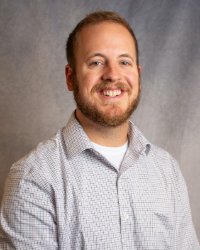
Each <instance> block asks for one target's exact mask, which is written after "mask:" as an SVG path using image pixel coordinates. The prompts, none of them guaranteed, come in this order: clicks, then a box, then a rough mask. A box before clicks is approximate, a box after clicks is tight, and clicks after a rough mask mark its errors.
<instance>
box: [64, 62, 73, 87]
mask: <svg viewBox="0 0 200 250" xmlns="http://www.w3.org/2000/svg"><path fill="white" fill-rule="evenodd" d="M65 76H66V83H67V88H68V90H69V91H73V90H74V87H73V70H72V68H71V66H70V65H69V64H67V65H66V66H65Z"/></svg>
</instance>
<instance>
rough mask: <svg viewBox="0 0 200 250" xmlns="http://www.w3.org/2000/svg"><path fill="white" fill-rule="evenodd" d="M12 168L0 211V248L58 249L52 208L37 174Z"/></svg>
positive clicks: (46, 191)
mask: <svg viewBox="0 0 200 250" xmlns="http://www.w3.org/2000/svg"><path fill="white" fill-rule="evenodd" d="M19 168H20V166H18V168H13V169H12V170H11V172H10V175H9V177H8V179H7V182H6V185H5V191H4V196H3V200H2V204H1V211H0V249H3V250H7V249H20V250H25V249H26V250H27V249H30V250H31V249H41V250H42V249H45V250H47V249H48V250H51V249H54V250H55V249H58V246H57V233H56V218H55V208H54V205H53V203H54V202H53V199H52V195H51V194H50V189H49V186H48V184H47V183H45V181H44V180H43V179H42V178H41V177H40V176H33V174H32V173H31V171H30V172H29V173H28V174H24V173H22V171H20V170H19Z"/></svg>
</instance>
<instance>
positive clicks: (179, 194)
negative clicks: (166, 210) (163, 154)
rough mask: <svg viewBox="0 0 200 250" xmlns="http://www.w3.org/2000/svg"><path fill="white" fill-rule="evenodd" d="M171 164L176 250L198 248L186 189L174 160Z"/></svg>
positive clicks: (193, 249)
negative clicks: (174, 191)
mask: <svg viewBox="0 0 200 250" xmlns="http://www.w3.org/2000/svg"><path fill="white" fill-rule="evenodd" d="M172 161H173V166H174V170H175V176H176V183H175V185H176V187H175V190H176V196H175V203H176V234H175V242H176V244H175V245H176V248H175V249H176V250H179V249H181V250H200V247H199V243H198V239H197V236H196V232H195V229H194V226H193V222H192V216H191V209H190V204H189V197H188V191H187V187H186V183H185V180H184V178H183V176H182V174H181V171H180V169H179V167H178V165H177V163H176V161H175V160H172Z"/></svg>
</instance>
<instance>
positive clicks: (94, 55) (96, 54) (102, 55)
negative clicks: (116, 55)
mask: <svg viewBox="0 0 200 250" xmlns="http://www.w3.org/2000/svg"><path fill="white" fill-rule="evenodd" d="M96 56H99V57H103V58H106V56H105V55H104V54H102V53H99V52H97V53H94V54H91V55H89V56H88V57H87V60H89V59H91V58H93V57H96Z"/></svg>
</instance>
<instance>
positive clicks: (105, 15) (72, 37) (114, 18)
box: [66, 11, 139, 69]
mask: <svg viewBox="0 0 200 250" xmlns="http://www.w3.org/2000/svg"><path fill="white" fill-rule="evenodd" d="M104 21H110V22H114V23H118V24H121V25H123V26H124V27H125V28H126V29H127V30H128V31H129V32H130V34H131V35H132V37H133V41H134V44H135V49H136V59H137V64H139V55H138V43H137V39H136V37H135V34H134V32H133V30H132V28H131V26H130V25H129V23H128V22H127V21H126V20H125V19H124V18H123V17H121V16H120V15H119V14H117V13H115V12H111V11H97V12H93V13H90V14H88V15H87V16H86V17H85V18H84V19H82V20H81V21H80V22H79V23H78V24H77V25H76V27H75V28H74V30H73V31H72V32H71V33H70V34H69V37H68V39H67V43H66V56H67V61H68V63H69V65H70V66H71V67H72V69H75V64H76V62H75V55H74V51H75V41H76V35H77V33H78V32H80V31H81V30H82V29H83V28H84V27H85V26H87V25H90V24H97V23H101V22H104Z"/></svg>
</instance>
